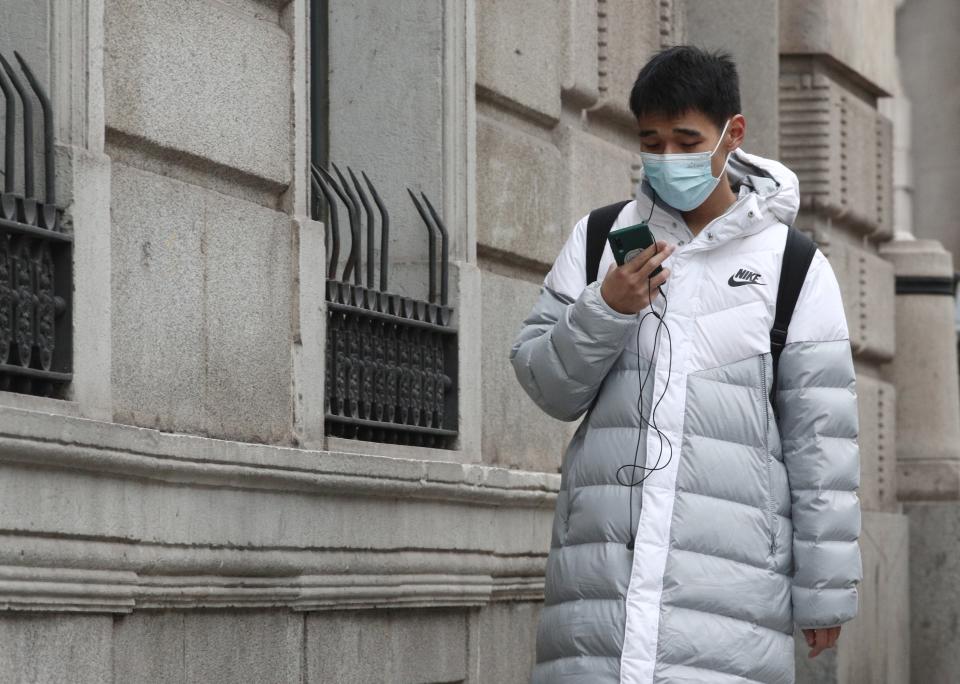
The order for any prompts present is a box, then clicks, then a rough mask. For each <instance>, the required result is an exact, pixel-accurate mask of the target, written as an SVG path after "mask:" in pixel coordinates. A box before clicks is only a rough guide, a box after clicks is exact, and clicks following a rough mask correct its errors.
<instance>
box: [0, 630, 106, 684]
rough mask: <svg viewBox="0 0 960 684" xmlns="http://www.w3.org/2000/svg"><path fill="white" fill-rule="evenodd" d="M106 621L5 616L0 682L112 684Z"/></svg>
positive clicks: (0, 635)
mask: <svg viewBox="0 0 960 684" xmlns="http://www.w3.org/2000/svg"><path fill="white" fill-rule="evenodd" d="M112 629H113V618H112V617H111V616H110V615H82V616H81V615H70V614H60V615H56V614H53V615H51V614H49V613H45V614H44V613H40V614H25V613H3V616H2V618H0V682H4V684H19V683H21V682H37V683H38V684H41V683H42V684H59V683H60V682H77V684H95V683H96V682H110V681H111V671H110V670H111V663H110V657H111V643H110V641H111V632H112Z"/></svg>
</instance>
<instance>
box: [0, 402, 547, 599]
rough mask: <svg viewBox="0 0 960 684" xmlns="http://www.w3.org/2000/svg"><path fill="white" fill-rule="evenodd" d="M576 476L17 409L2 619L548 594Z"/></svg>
mask: <svg viewBox="0 0 960 684" xmlns="http://www.w3.org/2000/svg"><path fill="white" fill-rule="evenodd" d="M559 481H560V478H559V476H558V475H554V474H548V473H531V472H522V471H514V470H508V469H504V468H497V467H491V466H484V465H477V464H460V463H450V462H436V461H434V462H430V461H418V460H415V459H398V458H391V457H386V456H369V455H365V454H348V453H337V452H325V451H311V450H306V449H294V448H290V447H282V446H270V445H263V444H243V443H238V442H231V441H227V440H219V439H210V438H205V437H198V436H194V435H185V434H174V433H163V432H159V431H157V430H152V429H148V428H141V427H135V426H128V425H120V424H116V423H109V422H102V421H97V420H91V419H86V418H78V417H71V416H63V415H56V414H49V413H44V412H41V411H32V410H26V409H21V408H13V407H2V406H0V490H2V491H0V509H2V511H3V518H2V519H3V520H4V523H3V526H2V529H0V610H17V611H48V612H78V611H79V612H96V613H104V612H107V613H127V612H131V611H133V610H137V609H161V608H179V609H192V608H225V607H286V608H289V609H291V610H298V611H308V610H309V611H313V610H334V609H341V610H342V609H360V608H377V607H441V606H448V607H449V606H482V605H485V604H488V603H490V602H491V601H537V600H542V597H543V568H544V564H545V560H546V554H547V550H548V549H547V547H548V545H549V539H550V525H551V520H552V513H553V506H554V503H555V500H556V495H557V489H558V487H559ZM38 501H42V505H37V502H38Z"/></svg>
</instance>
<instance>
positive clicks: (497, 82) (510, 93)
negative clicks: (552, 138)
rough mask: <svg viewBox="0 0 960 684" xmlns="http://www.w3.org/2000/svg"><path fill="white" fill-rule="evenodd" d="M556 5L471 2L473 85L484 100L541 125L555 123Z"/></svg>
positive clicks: (545, 0) (551, 0)
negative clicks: (474, 15)
mask: <svg viewBox="0 0 960 684" xmlns="http://www.w3.org/2000/svg"><path fill="white" fill-rule="evenodd" d="M560 5H561V3H560V2H558V1H557V0H525V1H524V2H522V3H517V2H509V0H477V2H476V9H477V36H478V40H477V86H478V87H479V88H481V89H482V91H481V92H482V93H484V94H485V95H486V96H487V97H490V98H493V99H496V100H500V101H506V102H508V103H509V105H510V106H513V107H516V108H518V109H519V110H520V111H521V112H524V113H526V114H527V115H530V116H532V117H534V118H535V119H537V120H539V121H541V122H543V123H546V124H550V123H552V122H555V121H557V120H558V119H559V118H560V78H561V69H562V67H563V63H562V62H561V55H562V51H563V43H564V41H563V40H561V35H562V34H563V33H564V32H563V30H562V29H563V24H562V14H561V6H560ZM589 33H590V31H589V30H588V31H587V34H588V35H589ZM574 47H577V46H576V45H575V46H574ZM577 66H578V67H579V65H577Z"/></svg>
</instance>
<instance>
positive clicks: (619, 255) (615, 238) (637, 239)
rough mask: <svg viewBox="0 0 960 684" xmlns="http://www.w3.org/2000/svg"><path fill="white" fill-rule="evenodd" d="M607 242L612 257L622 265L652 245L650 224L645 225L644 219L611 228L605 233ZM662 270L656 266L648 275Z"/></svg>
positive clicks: (651, 275)
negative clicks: (632, 223)
mask: <svg viewBox="0 0 960 684" xmlns="http://www.w3.org/2000/svg"><path fill="white" fill-rule="evenodd" d="M607 242H609V243H610V249H612V250H613V258H614V259H616V261H617V264H618V265H620V266H623V265H624V264H625V263H627V262H628V261H630V260H631V259H633V258H634V257H635V256H637V255H638V254H640V252H642V251H643V250H645V249H646V248H647V247H649V246H650V245H652V244H653V242H654V240H653V233H651V232H650V226H648V225H647V222H646V221H641V222H640V223H637V224H635V225H632V226H626V227H625V228H617V229H616V230H611V231H610V233H609V234H608V235H607ZM662 270H663V267H662V266H657V267H656V268H655V269H654V271H653V273H651V274H650V277H651V278H652V277H653V276H655V275H657V274H658V273H660V272H661V271H662Z"/></svg>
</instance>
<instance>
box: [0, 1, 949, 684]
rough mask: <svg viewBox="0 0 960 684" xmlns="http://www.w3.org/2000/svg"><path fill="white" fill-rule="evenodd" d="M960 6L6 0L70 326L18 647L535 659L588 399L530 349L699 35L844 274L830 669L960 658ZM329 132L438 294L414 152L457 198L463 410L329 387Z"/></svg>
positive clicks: (412, 676) (900, 672)
mask: <svg viewBox="0 0 960 684" xmlns="http://www.w3.org/2000/svg"><path fill="white" fill-rule="evenodd" d="M951 27H952V28H951ZM958 29H960V18H958V11H957V8H956V3H955V1H954V0H906V1H905V2H903V1H901V2H899V3H898V2H896V1H895V0H859V1H858V2H855V3H854V2H835V1H834V0H779V2H778V1H777V0H726V1H725V2H722V3H721V2H709V1H706V0H524V1H523V2H506V1H504V0H404V1H402V2H389V3H387V2H382V1H377V0H350V1H349V2H348V1H347V0H169V1H167V0H164V1H163V2H156V1H153V0H39V1H34V0H5V2H4V3H3V4H2V5H0V53H2V54H4V55H5V56H7V57H8V58H10V57H12V53H13V50H17V51H18V52H19V53H20V54H21V55H22V56H23V57H24V58H25V60H26V61H27V62H29V64H30V65H31V66H32V67H33V71H34V72H35V73H36V74H37V75H38V78H39V80H40V81H41V83H42V84H43V86H44V87H45V88H47V90H48V92H49V93H50V95H51V98H52V100H53V103H54V112H55V117H54V134H55V135H54V139H55V146H54V151H55V161H56V170H57V173H56V178H55V181H56V196H57V203H58V204H59V205H60V206H62V207H63V210H64V221H65V224H64V225H65V226H66V227H67V230H68V231H69V232H70V234H72V236H73V247H72V265H73V268H72V275H71V277H72V279H73V294H72V305H73V310H72V347H73V349H72V364H71V378H70V381H69V383H68V384H66V385H65V386H63V387H62V388H61V389H60V390H59V391H58V392H57V393H54V396H33V395H31V394H28V393H24V392H18V391H0V492H2V496H0V510H2V512H3V516H2V523H0V578H2V579H0V595H2V601H0V607H2V608H3V610H2V612H0V637H2V638H0V681H10V682H20V681H44V682H62V681H70V682H117V683H121V682H123V683H125V682H237V681H244V682H343V683H352V682H357V683H360V682H364V683H365V682H422V683H424V684H425V683H427V682H470V683H479V682H486V683H497V684H500V683H507V682H523V681H525V680H526V678H527V675H528V673H529V670H530V667H531V665H532V662H533V657H534V630H535V626H536V620H537V617H538V612H539V603H540V601H542V597H543V567H544V562H545V559H546V552H547V548H548V546H549V540H550V525H551V521H552V515H553V506H554V502H555V499H556V491H557V489H558V486H559V479H560V478H559V474H558V471H559V464H560V457H561V455H562V453H563V449H564V448H565V446H566V443H567V442H568V440H569V439H570V437H571V436H572V434H573V432H574V430H575V428H576V425H575V424H569V423H560V422H557V421H555V420H553V419H551V418H549V417H547V416H546V415H544V414H542V413H540V412H539V411H538V409H537V408H536V406H535V405H534V404H533V403H532V402H530V401H529V399H528V398H527V397H526V395H525V394H524V393H523V391H522V390H521V389H520V387H519V386H518V385H517V383H516V381H515V378H514V377H513V372H512V369H511V368H510V365H509V362H508V359H507V351H508V348H509V344H510V341H511V340H512V338H513V336H514V335H515V333H516V331H517V329H518V325H519V323H520V321H521V320H522V319H523V317H524V316H525V314H526V313H527V312H528V310H529V307H530V305H531V304H532V302H533V300H534V298H535V296H536V293H537V291H538V287H539V284H540V282H541V281H542V279H543V276H544V275H545V273H546V271H547V269H548V268H549V266H550V264H551V263H552V261H553V258H554V257H555V256H556V254H557V252H558V251H559V249H560V247H561V245H562V244H563V242H564V240H565V239H566V236H567V235H568V234H569V231H570V230H571V229H572V227H573V224H574V223H575V222H576V220H577V219H578V218H579V217H581V216H582V215H583V214H585V213H586V212H587V211H589V210H590V209H591V208H593V207H597V206H600V205H603V204H607V203H609V202H612V201H615V200H619V199H626V198H628V197H629V196H630V193H631V192H632V191H633V186H634V183H635V182H636V179H637V174H638V171H639V155H638V151H639V146H638V141H637V138H636V132H635V128H634V126H635V122H634V121H633V119H632V116H631V114H630V111H629V108H628V107H627V97H628V94H629V89H630V86H631V85H632V82H633V79H634V77H635V75H636V72H637V70H638V69H639V68H640V66H641V65H642V64H643V63H644V62H645V61H646V59H647V58H648V57H649V56H650V55H651V54H652V53H653V52H654V51H656V50H657V49H659V48H661V47H664V46H667V45H671V44H676V43H683V42H692V43H696V44H699V45H704V46H707V47H712V48H724V49H727V50H730V51H731V52H732V54H733V56H734V57H735V59H736V60H737V62H738V64H739V66H740V71H741V77H742V82H743V83H742V91H743V99H744V114H745V116H746V117H747V120H748V140H747V143H746V144H745V146H744V147H745V149H746V150H747V151H749V152H754V153H758V154H762V155H767V156H775V157H779V158H780V159H781V160H782V161H784V162H785V163H786V164H787V165H788V166H790V167H791V168H793V169H794V170H795V171H796V172H797V173H798V175H799V177H800V183H801V196H802V200H803V206H802V210H801V216H800V219H799V221H798V225H799V226H800V227H801V228H803V229H805V230H807V231H809V232H810V233H811V234H812V235H813V236H814V237H815V239H816V240H817V241H818V242H819V244H820V245H821V246H822V248H823V249H824V251H825V252H826V253H827V255H828V256H829V258H830V261H831V263H832V264H833V267H834V269H835V271H836V272H837V275H838V278H839V280H840V282H841V286H842V288H843V295H844V300H845V304H846V307H847V315H848V321H849V324H850V326H849V327H850V331H851V342H852V344H853V348H854V353H855V359H856V364H857V371H858V388H859V395H860V410H861V416H860V417H861V454H862V466H863V471H862V487H861V491H860V494H861V501H862V505H863V535H862V537H861V549H862V552H863V561H864V582H863V585H862V593H861V603H860V605H861V612H860V615H859V616H858V618H857V619H856V620H855V621H853V622H851V623H850V624H849V625H848V626H845V628H844V630H843V634H842V637H841V640H840V643H839V648H838V649H836V650H835V651H829V652H827V653H825V654H823V655H821V656H820V657H819V658H817V659H815V660H814V661H808V660H807V658H806V650H807V649H806V648H805V647H803V646H802V645H801V644H802V642H803V640H802V637H799V635H798V648H797V663H798V681H802V682H825V681H835V682H850V683H852V682H863V683H868V682H869V683H871V684H872V683H874V682H889V683H890V684H899V683H901V682H908V681H915V682H937V683H939V682H948V681H951V676H953V673H955V672H960V661H958V655H957V654H958V652H960V649H957V648H955V647H956V645H957V644H958V643H960V633H958V628H957V626H956V617H957V614H958V611H960V608H958V605H960V581H958V579H957V577H958V576H960V574H958V573H957V568H958V567H960V534H958V530H960V505H958V503H957V501H958V499H960V397H958V373H957V356H956V334H955V330H954V306H955V299H954V298H953V297H952V296H949V293H948V296H944V294H943V293H942V290H943V289H944V283H945V282H948V281H951V279H952V277H953V268H954V266H953V263H954V259H956V258H957V257H960V253H958V250H960V239H958V237H957V235H958V234H957V232H956V231H957V229H956V225H957V218H958V217H957V209H956V207H955V206H954V204H953V203H951V202H950V198H951V197H952V188H953V186H954V184H953V183H952V182H951V181H952V180H960V178H958V176H960V164H958V162H957V159H958V157H957V155H956V154H955V153H954V152H955V151H956V150H957V145H958V143H957V138H956V135H955V133H956V132H955V130H954V128H955V123H956V121H957V120H958V119H957V114H958V113H960V112H958V106H960V100H958V99H957V97H958V96H957V92H958V87H957V86H958V83H957V79H958V76H957V74H958V73H960V70H958V69H957V68H956V67H957V66H960V64H957V61H958V59H960V58H958V53H957V48H956V46H955V42H956V41H955V36H956V35H957V30H958ZM951 31H952V33H951ZM853 37H856V39H853ZM938 58H939V59H938ZM950 60H952V61H950ZM2 116H3V112H0V117H2ZM18 116H19V115H18ZM951 117H952V118H951ZM40 128H41V127H39V126H38V127H37V130H35V131H34V137H35V138H36V139H37V140H41V139H42V133H41V131H40ZM18 150H19V152H18V155H20V156H23V154H24V152H23V149H22V145H20V144H19V143H18ZM311 162H313V163H316V164H319V165H321V166H324V167H326V166H327V165H328V164H337V165H338V166H339V167H340V168H346V167H348V166H349V167H351V168H352V169H353V170H356V171H357V173H358V174H359V172H360V171H363V172H364V173H366V174H367V175H368V176H369V178H370V179H371V180H372V181H373V183H375V184H376V187H377V188H378V189H379V191H380V195H381V196H382V199H383V202H384V204H385V205H386V206H387V207H389V210H390V225H391V228H390V239H389V264H390V267H389V268H390V278H391V285H390V288H389V289H390V291H392V292H395V293H397V294H399V295H403V296H407V297H411V298H415V299H419V300H426V299H428V297H429V294H428V286H427V278H426V274H427V273H428V263H427V261H428V254H429V252H428V239H427V232H426V229H425V227H424V223H423V220H422V219H421V217H420V215H419V213H418V211H417V209H416V207H415V206H414V204H413V203H412V202H411V201H410V199H409V195H408V192H407V189H408V188H409V189H411V190H414V191H415V192H417V193H419V192H423V193H424V194H425V195H426V196H427V197H429V198H430V199H431V201H432V203H433V205H434V206H436V208H437V210H438V213H439V214H440V215H442V217H443V222H444V224H445V226H446V228H447V229H448V231H449V245H448V247H449V256H448V260H447V261H448V266H449V283H450V305H451V306H452V311H453V319H452V322H451V323H452V325H451V327H452V328H453V329H455V331H456V343H455V346H454V352H453V358H454V359H455V368H456V370H455V372H454V373H453V377H454V382H453V384H452V385H451V386H450V389H449V390H448V391H449V392H450V397H451V402H452V403H451V406H452V409H451V410H452V412H453V415H455V418H456V420H455V424H456V435H455V438H453V439H451V440H450V441H449V443H448V444H446V445H444V446H443V447H441V446H438V445H435V446H429V447H428V446H414V445H413V444H409V443H405V444H400V443H386V442H383V441H373V439H351V438H348V437H345V436H336V435H335V434H333V432H334V431H333V430H331V429H330V423H329V421H327V420H325V413H326V410H327V408H326V400H325V398H326V397H327V395H328V394H329V391H328V390H329V387H328V386H327V384H328V383H329V382H331V381H330V379H329V377H328V376H327V363H328V361H327V351H328V350H327V349H326V346H327V342H326V341H327V335H328V329H327V326H328V321H329V320H330V318H329V317H330V312H331V310H332V308H331V306H330V305H329V301H328V294H329V287H328V280H327V276H328V260H329V258H330V245H331V242H330V240H331V225H330V223H331V222H330V215H329V212H326V213H318V212H317V205H315V203H314V197H315V195H314V192H315V190H314V186H313V184H312V181H311V170H310V167H311ZM17 163H18V164H19V163H20V161H19V157H18V161H17ZM38 173H39V172H38ZM346 214H347V212H346V210H345V209H344V208H343V207H341V209H340V215H341V219H340V220H341V233H342V242H341V249H340V260H339V262H338V264H337V266H338V268H337V271H339V267H342V266H343V264H344V257H345V253H346V251H347V250H348V249H349V246H350V239H349V236H348V235H347V233H346V229H345V228H344V226H345V225H346V223H347V219H346V218H345V217H346ZM320 218H323V219H324V222H321V221H320V220H318V219H320ZM379 257H380V252H379V250H377V251H375V258H376V259H377V262H378V263H379ZM361 261H362V262H363V263H364V264H366V262H365V261H363V260H362V259H361ZM337 277H338V278H339V277H340V276H339V275H337ZM341 279H343V280H348V279H349V278H348V277H343V278H341ZM358 282H359V281H358ZM938 288H939V289H938ZM371 434H373V433H371ZM908 560H909V562H908ZM951 630H952V631H951ZM956 676H960V675H956Z"/></svg>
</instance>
